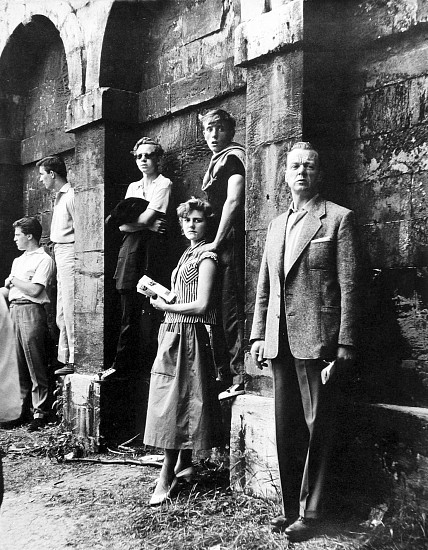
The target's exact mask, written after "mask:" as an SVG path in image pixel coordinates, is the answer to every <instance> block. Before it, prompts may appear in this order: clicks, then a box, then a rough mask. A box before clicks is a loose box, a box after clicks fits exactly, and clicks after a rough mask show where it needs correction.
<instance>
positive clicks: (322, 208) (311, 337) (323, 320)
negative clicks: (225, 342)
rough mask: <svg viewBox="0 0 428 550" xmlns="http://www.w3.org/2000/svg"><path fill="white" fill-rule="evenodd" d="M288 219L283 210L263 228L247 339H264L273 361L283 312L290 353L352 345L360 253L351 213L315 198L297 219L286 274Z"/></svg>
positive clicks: (331, 351) (324, 352)
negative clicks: (297, 229)
mask: <svg viewBox="0 0 428 550" xmlns="http://www.w3.org/2000/svg"><path fill="white" fill-rule="evenodd" d="M287 219H288V213H285V214H282V215H281V216H279V217H277V218H275V219H274V220H273V221H272V222H271V223H270V225H269V228H268V232H267V237H266V244H265V250H264V254H263V258H262V262H261V266H260V273H259V279H258V284H257V293H256V302H255V312H254V318H253V325H252V330H251V335H250V340H251V341H254V340H264V341H265V349H264V356H265V358H266V359H274V358H275V357H276V356H277V355H278V343H279V337H280V334H279V333H280V317H281V315H282V316H283V318H284V319H285V322H286V330H287V336H288V341H289V345H290V350H291V353H292V355H293V356H294V357H296V358H299V359H318V358H325V359H330V358H334V357H335V355H336V350H337V346H338V345H344V346H355V345H356V344H357V334H356V333H357V321H358V301H359V300H358V294H359V284H358V281H359V252H358V240H357V236H356V224H355V219H354V213H353V212H352V211H351V210H348V209H347V208H343V207H342V206H339V205H337V204H335V203H333V202H330V201H326V200H324V199H323V198H321V197H318V198H317V199H316V200H315V202H314V204H313V205H312V208H311V209H310V210H309V212H308V213H307V214H306V215H305V218H304V220H303V221H302V223H303V226H302V230H301V232H300V236H299V238H298V241H297V243H296V248H295V251H294V254H293V258H292V259H291V263H290V266H289V269H288V271H287V272H285V270H284V246H285V229H286V224H287ZM281 308H284V309H283V311H281Z"/></svg>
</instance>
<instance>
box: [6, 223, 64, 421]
mask: <svg viewBox="0 0 428 550" xmlns="http://www.w3.org/2000/svg"><path fill="white" fill-rule="evenodd" d="M13 227H14V228H15V236H14V241H15V243H16V246H17V247H18V250H23V251H24V252H23V254H21V256H19V257H18V258H16V259H15V260H14V261H13V263H12V269H11V272H10V275H9V277H7V279H6V280H5V285H4V287H3V288H2V289H1V292H2V294H3V295H4V296H5V297H6V298H8V300H9V302H10V313H11V316H12V320H13V323H14V331H15V338H16V350H17V356H18V369H19V381H20V386H21V398H22V402H23V408H24V407H25V405H26V400H27V398H28V396H29V394H30V392H31V400H32V408H33V417H34V418H33V421H32V422H31V423H30V425H29V428H28V429H29V431H37V430H39V429H40V428H41V427H42V426H43V425H44V424H45V422H46V415H47V412H48V411H47V409H46V401H47V397H48V376H47V352H46V341H47V336H48V324H47V316H46V310H45V307H44V304H47V303H49V301H50V300H49V297H48V295H47V293H46V286H47V285H48V283H49V281H50V279H51V277H52V275H53V273H54V271H55V264H54V261H53V260H52V258H51V257H50V256H49V255H48V254H47V253H46V252H45V251H44V249H43V247H41V246H40V245H39V241H40V238H41V236H42V226H41V225H40V222H39V221H38V220H37V219H36V218H30V217H26V218H21V219H20V220H17V221H16V222H15V223H14V224H13ZM23 413H24V411H23Z"/></svg>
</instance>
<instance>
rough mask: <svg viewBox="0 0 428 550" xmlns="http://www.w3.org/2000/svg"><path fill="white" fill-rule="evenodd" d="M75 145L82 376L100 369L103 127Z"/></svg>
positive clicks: (77, 328)
mask: <svg viewBox="0 0 428 550" xmlns="http://www.w3.org/2000/svg"><path fill="white" fill-rule="evenodd" d="M76 141H77V143H76V151H75V169H76V172H75V180H74V181H75V197H76V198H75V201H76V212H77V215H76V228H75V237H76V279H75V296H76V297H75V320H76V322H75V325H76V326H75V333H76V364H78V365H79V368H80V369H82V371H83V372H87V373H95V372H97V371H99V370H102V368H103V365H104V343H103V337H102V336H103V333H104V254H103V250H104V232H103V226H104V217H105V211H104V162H100V159H103V158H104V147H105V133H104V128H103V126H102V125H100V124H99V125H92V126H90V127H89V128H87V129H86V131H82V133H81V134H79V136H76Z"/></svg>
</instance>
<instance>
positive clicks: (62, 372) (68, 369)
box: [55, 363, 75, 376]
mask: <svg viewBox="0 0 428 550" xmlns="http://www.w3.org/2000/svg"><path fill="white" fill-rule="evenodd" d="M74 372H75V369H74V363H66V364H65V365H64V366H63V367H62V368H61V369H57V370H56V371H55V374H56V375H57V376H66V375H67V374H74Z"/></svg>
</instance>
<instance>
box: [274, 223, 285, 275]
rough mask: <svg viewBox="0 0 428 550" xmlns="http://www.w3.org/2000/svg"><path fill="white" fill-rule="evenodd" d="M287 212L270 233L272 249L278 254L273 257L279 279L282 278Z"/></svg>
mask: <svg viewBox="0 0 428 550" xmlns="http://www.w3.org/2000/svg"><path fill="white" fill-rule="evenodd" d="M287 220H288V213H287V214H284V215H283V216H281V217H280V218H279V219H278V227H277V228H276V230H275V233H274V234H272V239H273V245H274V249H275V250H277V252H278V255H277V257H276V259H275V263H276V270H277V271H278V274H279V277H280V279H281V280H284V250H285V229H286V227H287Z"/></svg>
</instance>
